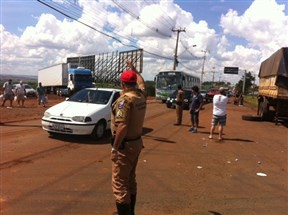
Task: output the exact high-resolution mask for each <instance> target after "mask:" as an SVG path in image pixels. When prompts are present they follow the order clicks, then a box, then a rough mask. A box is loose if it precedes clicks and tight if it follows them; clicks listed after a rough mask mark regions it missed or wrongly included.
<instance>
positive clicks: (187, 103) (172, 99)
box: [166, 89, 192, 110]
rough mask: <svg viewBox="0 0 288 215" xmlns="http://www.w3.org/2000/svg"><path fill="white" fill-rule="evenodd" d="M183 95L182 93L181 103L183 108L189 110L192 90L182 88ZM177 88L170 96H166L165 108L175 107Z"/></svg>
mask: <svg viewBox="0 0 288 215" xmlns="http://www.w3.org/2000/svg"><path fill="white" fill-rule="evenodd" d="M183 91H184V93H185V95H184V104H183V109H184V110H189V106H190V103H191V101H192V91H191V90H189V89H184V90H183ZM177 92H178V91H177V90H176V91H174V93H172V95H171V96H170V97H168V98H167V100H166V106H167V108H176V96H177Z"/></svg>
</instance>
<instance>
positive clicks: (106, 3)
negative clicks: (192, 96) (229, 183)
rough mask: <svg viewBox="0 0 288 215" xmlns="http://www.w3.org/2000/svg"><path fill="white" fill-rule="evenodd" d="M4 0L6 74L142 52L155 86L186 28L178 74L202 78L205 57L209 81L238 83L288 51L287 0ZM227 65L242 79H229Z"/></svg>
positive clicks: (34, 72)
mask: <svg viewBox="0 0 288 215" xmlns="http://www.w3.org/2000/svg"><path fill="white" fill-rule="evenodd" d="M0 1H1V3H0V4H1V5H0V6H1V22H0V32H1V73H2V74H25V75H37V71H38V69H40V68H43V67H46V66H50V65H53V64H57V63H63V62H66V58H67V57H75V56H85V55H94V54H96V55H97V54H101V53H110V52H113V51H114V52H115V51H122V50H131V49H136V48H143V49H144V51H145V52H144V68H143V76H144V78H145V79H146V80H153V79H154V76H155V75H156V74H157V72H158V71H160V70H166V69H172V68H173V58H174V53H175V47H176V38H177V33H176V32H175V31H173V30H182V31H181V33H180V34H179V44H178V52H177V55H178V61H179V65H178V67H177V69H178V70H183V71H186V72H188V73H191V74H194V75H197V76H199V77H200V74H201V71H202V66H203V62H204V61H203V57H204V54H205V53H206V61H205V65H204V71H205V74H204V81H211V80H212V77H213V75H212V74H214V80H215V81H219V80H221V81H230V82H232V83H235V82H238V81H239V78H240V77H241V75H243V73H244V72H243V71H244V70H247V71H251V72H252V73H253V74H255V75H256V76H257V74H258V70H259V66H260V63H261V61H263V60H264V59H266V58H267V57H269V56H270V55H271V54H273V53H274V52H275V51H277V50H278V49H280V48H281V47H287V46H288V39H287V38H288V37H287V35H288V9H287V8H288V1H287V0H254V1H253V0H141V1H140V0H113V1H112V0H54V1H51V0H38V1H37V0H26V1H23V0H21V1H19V0H0ZM43 3H45V4H47V5H48V6H47V5H45V4H43ZM52 8H55V9H56V10H57V11H58V12H57V11H56V10H55V9H52ZM59 12H61V13H59ZM63 13H64V14H66V15H68V16H69V17H67V16H65V15H63ZM76 20H78V21H80V22H77V21H76ZM184 29H185V31H184ZM195 45H196V46H195ZM150 53H153V55H151V54H150ZM227 66H233V67H239V69H240V75H239V76H237V75H227V74H223V70H224V67H227Z"/></svg>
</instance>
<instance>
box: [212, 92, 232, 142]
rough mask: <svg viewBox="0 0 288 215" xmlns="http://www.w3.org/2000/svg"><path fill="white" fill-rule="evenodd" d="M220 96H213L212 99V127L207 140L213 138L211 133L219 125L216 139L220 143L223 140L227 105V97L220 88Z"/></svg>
mask: <svg viewBox="0 0 288 215" xmlns="http://www.w3.org/2000/svg"><path fill="white" fill-rule="evenodd" d="M219 91H220V94H218V95H215V96H214V97H213V117H212V126H211V129H210V135H209V139H212V138H213V133H214V130H215V127H216V125H219V129H218V131H219V135H218V139H219V140H220V141H221V140H223V137H222V135H223V127H224V126H225V125H226V119H227V113H226V109H227V103H228V97H227V96H226V95H225V94H226V93H225V90H224V88H222V87H220V89H219Z"/></svg>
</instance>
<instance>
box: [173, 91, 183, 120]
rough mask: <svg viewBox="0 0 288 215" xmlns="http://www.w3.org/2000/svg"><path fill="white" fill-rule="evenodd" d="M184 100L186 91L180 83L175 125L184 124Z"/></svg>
mask: <svg viewBox="0 0 288 215" xmlns="http://www.w3.org/2000/svg"><path fill="white" fill-rule="evenodd" d="M183 102H184V91H183V90H182V86H181V85H178V91H177V95H176V123H175V124H174V125H181V124H182V115H183Z"/></svg>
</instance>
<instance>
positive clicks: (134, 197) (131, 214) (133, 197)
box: [129, 195, 136, 215]
mask: <svg viewBox="0 0 288 215" xmlns="http://www.w3.org/2000/svg"><path fill="white" fill-rule="evenodd" d="M130 198H131V203H130V212H129V215H135V213H134V210H135V204H136V195H131V196H130Z"/></svg>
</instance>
